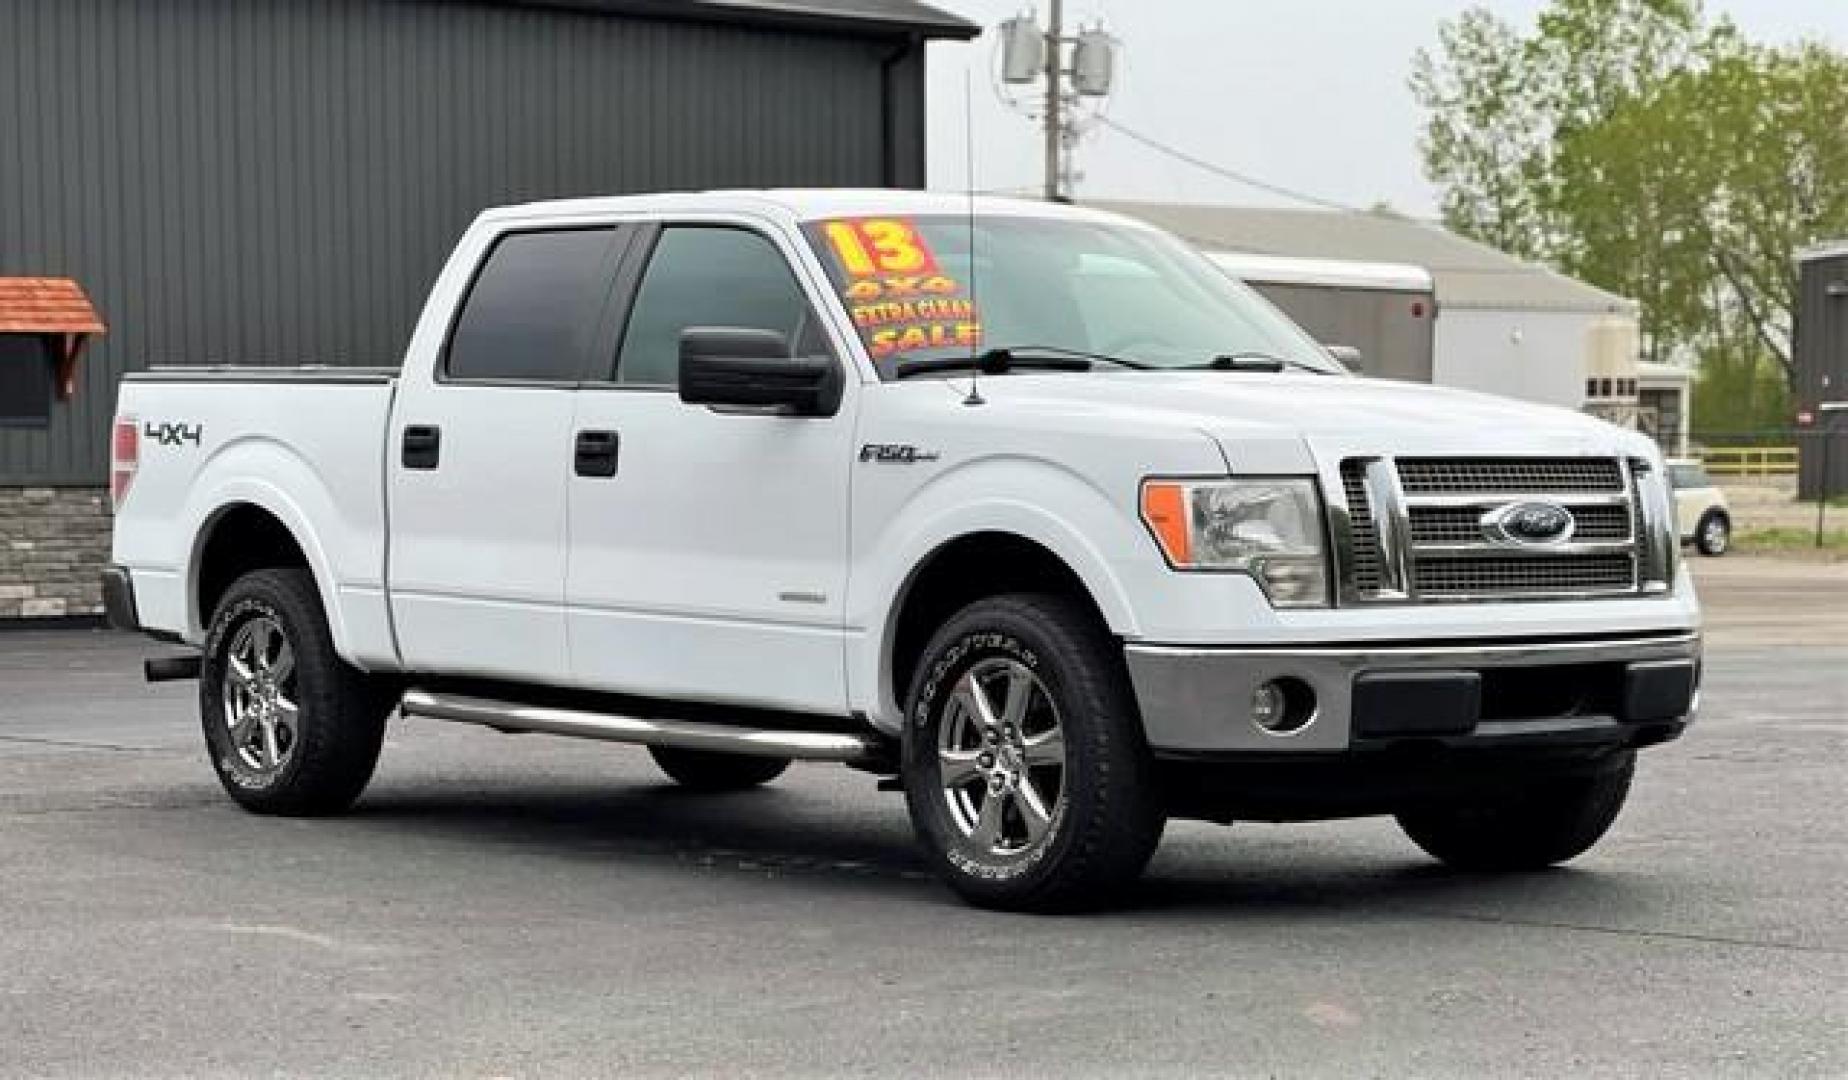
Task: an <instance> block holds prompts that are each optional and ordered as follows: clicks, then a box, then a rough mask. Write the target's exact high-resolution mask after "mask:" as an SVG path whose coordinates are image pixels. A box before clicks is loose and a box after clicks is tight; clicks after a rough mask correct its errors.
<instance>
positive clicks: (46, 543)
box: [0, 487, 109, 619]
mask: <svg viewBox="0 0 1848 1080" xmlns="http://www.w3.org/2000/svg"><path fill="white" fill-rule="evenodd" d="M108 561H109V493H108V492H107V491H106V490H104V489H102V488H42V487H28V488H18V487H0V619H46V618H61V617H64V616H69V615H96V614H100V613H101V612H102V610H103V597H102V586H101V585H100V584H99V582H98V580H97V575H98V574H99V573H100V572H101V570H102V568H103V565H104V564H105V563H107V562H108Z"/></svg>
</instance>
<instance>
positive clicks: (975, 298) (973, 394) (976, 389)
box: [963, 67, 986, 405]
mask: <svg viewBox="0 0 1848 1080" xmlns="http://www.w3.org/2000/svg"><path fill="white" fill-rule="evenodd" d="M969 87H970V81H969V69H968V68H966V67H965V68H963V172H964V174H965V180H966V183H965V184H964V185H963V190H964V191H965V192H967V198H968V215H967V216H968V219H969V308H970V311H971V314H972V316H973V318H972V319H971V321H972V322H974V323H975V328H976V333H975V334H972V335H970V337H969V359H970V361H971V363H970V365H969V396H968V397H966V398H964V399H963V404H964V405H982V404H986V401H985V399H984V398H983V397H982V368H981V365H980V364H979V363H975V362H974V361H975V359H976V350H977V349H978V347H979V346H980V344H981V343H980V340H979V335H980V333H981V326H982V303H981V300H980V299H979V297H980V293H979V292H978V291H977V289H976V284H977V282H976V269H975V104H974V101H975V95H974V94H973V92H972V91H971V90H970V89H969Z"/></svg>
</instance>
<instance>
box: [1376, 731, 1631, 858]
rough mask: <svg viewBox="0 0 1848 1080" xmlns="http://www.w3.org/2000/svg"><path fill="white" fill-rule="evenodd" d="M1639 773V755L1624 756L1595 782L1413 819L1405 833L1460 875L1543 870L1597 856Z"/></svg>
mask: <svg viewBox="0 0 1848 1080" xmlns="http://www.w3.org/2000/svg"><path fill="white" fill-rule="evenodd" d="M1635 773H1636V753H1635V751H1625V752H1624V753H1623V754H1622V755H1621V757H1620V758H1619V759H1618V760H1617V761H1615V762H1613V763H1612V764H1611V765H1610V766H1609V767H1608V768H1606V769H1604V770H1602V771H1599V772H1597V773H1594V774H1592V775H1589V776H1571V777H1560V778H1556V779H1552V780H1548V781H1545V782H1542V783H1539V784H1535V785H1533V786H1531V787H1526V788H1523V789H1521V790H1518V791H1514V792H1511V793H1509V794H1507V795H1504V796H1501V797H1499V798H1492V799H1487V800H1483V801H1479V802H1473V803H1468V804H1460V805H1446V806H1438V807H1425V808H1420V809H1418V810H1409V811H1406V812H1404V813H1401V814H1400V815H1399V827H1400V828H1402V829H1404V830H1405V834H1406V835H1407V836H1409V837H1411V838H1412V842H1413V843H1415V844H1417V845H1418V846H1419V847H1421V848H1423V849H1424V850H1425V852H1426V853H1427V854H1429V855H1430V856H1431V857H1432V858H1435V859H1437V860H1438V861H1440V862H1442V863H1445V864H1446V865H1449V866H1454V867H1456V868H1458V869H1460V870H1538V869H1541V868H1542V867H1547V866H1552V865H1554V864H1556V863H1562V862H1566V861H1567V860H1569V859H1573V858H1576V857H1577V856H1579V855H1582V854H1584V853H1585V852H1586V851H1588V850H1590V849H1591V846H1592V845H1593V844H1596V843H1597V842H1598V841H1599V839H1601V838H1602V837H1603V836H1604V834H1605V832H1606V831H1607V830H1608V829H1609V828H1610V827H1611V823H1612V822H1614V821H1616V820H1617V814H1618V812H1619V811H1621V810H1622V809H1623V804H1624V800H1625V798H1626V797H1627V796H1628V795H1629V793H1630V780H1631V778H1632V777H1633V776H1634V775H1635Z"/></svg>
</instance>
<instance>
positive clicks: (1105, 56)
mask: <svg viewBox="0 0 1848 1080" xmlns="http://www.w3.org/2000/svg"><path fill="white" fill-rule="evenodd" d="M1047 7H1048V12H1047V14H1048V25H1047V27H1046V28H1045V29H1041V27H1040V25H1039V20H1038V16H1037V15H1036V14H1022V15H1017V16H1015V17H1014V18H1012V19H1009V20H1007V21H1006V22H1004V23H1002V24H1001V25H1000V27H999V31H1000V33H999V35H998V36H999V38H1000V47H1001V82H1002V84H1003V86H1004V87H1005V86H1026V85H1030V84H1032V83H1035V82H1038V81H1041V80H1043V81H1044V83H1045V86H1044V87H1043V90H1044V97H1043V98H1042V99H1041V103H1040V107H1039V109H1038V117H1037V118H1038V119H1039V121H1040V124H1041V128H1042V130H1043V131H1044V133H1045V140H1046V198H1047V200H1048V201H1051V202H1063V201H1065V200H1067V199H1069V198H1070V197H1071V193H1072V187H1073V185H1074V184H1075V183H1076V182H1077V180H1078V179H1079V174H1078V172H1077V170H1076V169H1075V168H1074V167H1073V164H1072V150H1073V148H1074V147H1075V146H1076V144H1077V142H1078V139H1079V136H1080V135H1082V134H1083V121H1084V119H1085V117H1084V113H1083V110H1084V107H1085V105H1086V104H1087V103H1091V104H1092V106H1093V108H1097V107H1101V103H1102V100H1103V99H1104V98H1106V97H1108V96H1109V94H1110V91H1111V89H1112V88H1113V86H1114V82H1115V75H1116V51H1117V44H1118V42H1117V40H1116V39H1115V38H1114V37H1112V36H1110V34H1109V33H1108V32H1107V31H1106V30H1105V29H1104V28H1103V27H1102V26H1092V27H1083V28H1080V29H1079V31H1078V33H1077V34H1076V35H1074V36H1067V35H1066V33H1065V28H1064V18H1065V3H1064V0H1047ZM1004 100H1007V101H1008V104H1010V105H1014V106H1015V107H1017V108H1023V109H1024V110H1031V106H1030V105H1028V104H1027V99H1011V98H1005V97H1004Z"/></svg>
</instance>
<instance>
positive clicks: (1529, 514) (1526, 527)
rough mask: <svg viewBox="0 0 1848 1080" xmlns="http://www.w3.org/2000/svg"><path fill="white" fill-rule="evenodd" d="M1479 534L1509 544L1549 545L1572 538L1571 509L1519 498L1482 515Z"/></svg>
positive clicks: (1575, 525) (1573, 521) (1572, 520)
mask: <svg viewBox="0 0 1848 1080" xmlns="http://www.w3.org/2000/svg"><path fill="white" fill-rule="evenodd" d="M1481 524H1482V534H1483V535H1484V536H1486V537H1488V538H1489V539H1490V540H1493V541H1495V542H1496V543H1498V544H1504V545H1509V546H1512V547H1548V546H1551V545H1554V544H1563V543H1565V542H1566V541H1568V540H1570V539H1572V531H1573V530H1574V529H1576V528H1577V527H1578V522H1577V521H1576V520H1574V519H1573V517H1572V511H1570V510H1568V509H1566V508H1565V507H1563V506H1561V505H1559V504H1558V503H1550V502H1518V503H1509V504H1507V505H1506V506H1498V507H1496V508H1495V509H1493V510H1490V511H1489V512H1488V513H1486V514H1484V515H1482V522H1481Z"/></svg>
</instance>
